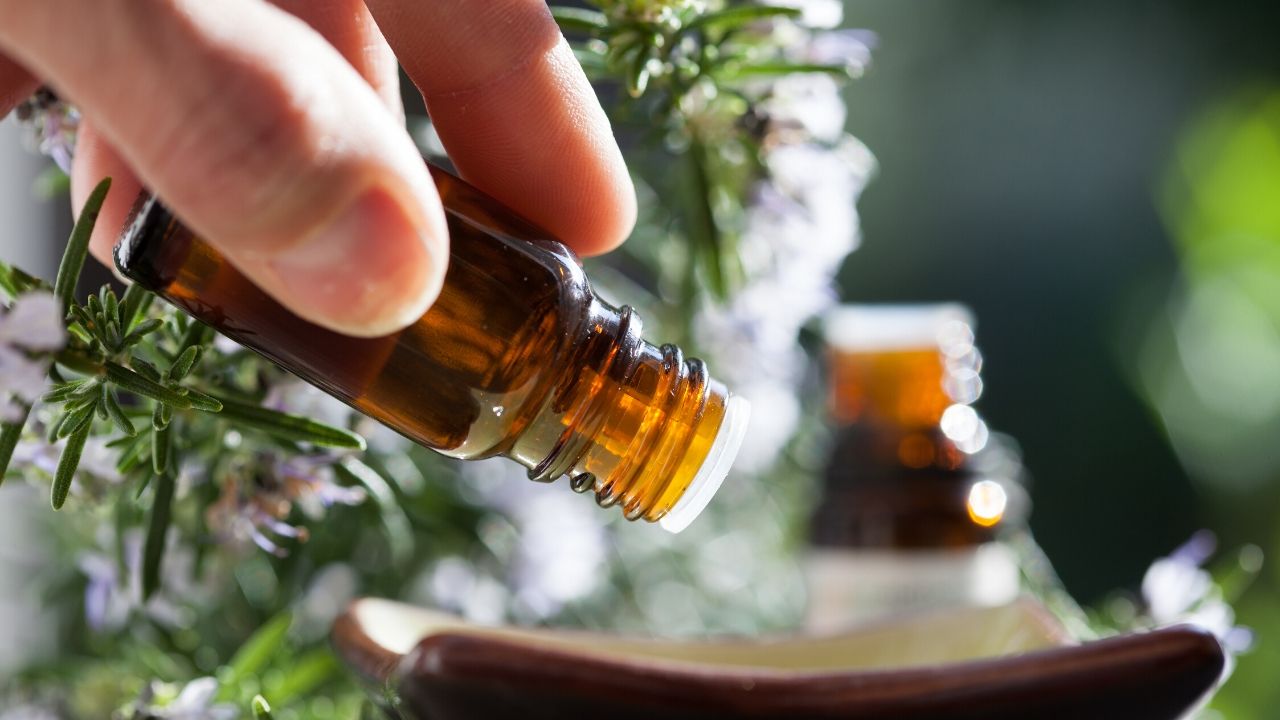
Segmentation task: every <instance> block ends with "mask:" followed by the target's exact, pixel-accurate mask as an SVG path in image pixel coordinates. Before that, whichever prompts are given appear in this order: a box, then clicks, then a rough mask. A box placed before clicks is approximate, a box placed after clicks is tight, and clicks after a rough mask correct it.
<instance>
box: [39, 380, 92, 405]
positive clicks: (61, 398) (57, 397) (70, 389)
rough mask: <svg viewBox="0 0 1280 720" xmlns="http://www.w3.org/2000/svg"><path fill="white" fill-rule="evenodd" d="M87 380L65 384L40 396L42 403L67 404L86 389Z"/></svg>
mask: <svg viewBox="0 0 1280 720" xmlns="http://www.w3.org/2000/svg"><path fill="white" fill-rule="evenodd" d="M85 382H86V381H85V380H76V381H73V382H69V383H64V384H62V385H59V386H57V387H55V388H54V389H52V390H50V391H49V392H47V393H45V394H44V395H41V396H40V402H43V403H60V402H65V401H66V400H67V399H69V398H70V397H71V396H72V395H74V394H75V393H76V392H77V391H78V390H79V389H80V388H82V387H84V384H85Z"/></svg>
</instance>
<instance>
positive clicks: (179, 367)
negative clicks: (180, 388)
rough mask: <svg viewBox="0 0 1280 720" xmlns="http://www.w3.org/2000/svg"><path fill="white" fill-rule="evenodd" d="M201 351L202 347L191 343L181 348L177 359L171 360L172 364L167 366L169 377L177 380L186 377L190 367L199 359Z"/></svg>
mask: <svg viewBox="0 0 1280 720" xmlns="http://www.w3.org/2000/svg"><path fill="white" fill-rule="evenodd" d="M203 351H204V348H202V347H200V346H199V345H192V346H191V347H189V348H187V349H186V350H183V351H182V354H181V355H179V356H178V359H177V360H174V361H173V365H172V366H171V367H170V368H169V379H170V380H173V381H178V380H181V379H182V378H184V377H186V376H187V373H189V372H191V368H193V367H195V364H196V363H197V362H199V361H200V356H201V355H202V354H203Z"/></svg>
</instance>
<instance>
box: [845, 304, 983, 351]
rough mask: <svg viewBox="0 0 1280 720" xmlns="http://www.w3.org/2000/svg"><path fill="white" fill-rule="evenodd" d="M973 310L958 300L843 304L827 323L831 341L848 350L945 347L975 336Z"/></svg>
mask: <svg viewBox="0 0 1280 720" xmlns="http://www.w3.org/2000/svg"><path fill="white" fill-rule="evenodd" d="M973 324H974V322H973V313H972V312H970V311H969V309H968V308H966V307H965V306H963V305H960V304H958V303H940V304H936V305H928V304H926V305H842V306H840V307H838V308H835V309H833V310H832V311H831V312H829V313H828V314H827V316H826V318H825V320H824V323H823V330H824V334H825V335H826V340H827V344H828V345H830V346H831V347H832V348H834V349H836V350H843V351H845V352H887V351H892V350H906V349H913V348H929V347H941V348H942V349H943V350H944V351H946V350H947V346H949V345H952V344H955V343H956V342H957V341H963V338H959V337H956V335H966V334H967V336H968V339H969V342H970V343H972V338H973V331H972V328H973Z"/></svg>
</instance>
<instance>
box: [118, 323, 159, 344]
mask: <svg viewBox="0 0 1280 720" xmlns="http://www.w3.org/2000/svg"><path fill="white" fill-rule="evenodd" d="M163 324H164V321H162V320H158V319H156V318H151V319H150V320H146V321H143V322H141V323H138V327H136V328H134V329H133V330H132V331H130V333H129V334H128V335H127V336H125V339H124V342H125V344H126V345H132V344H134V343H136V342H138V341H139V340H141V339H142V338H143V337H145V336H146V335H147V334H149V333H152V332H155V331H156V330H157V329H158V328H159V327H160V326H161V325H163Z"/></svg>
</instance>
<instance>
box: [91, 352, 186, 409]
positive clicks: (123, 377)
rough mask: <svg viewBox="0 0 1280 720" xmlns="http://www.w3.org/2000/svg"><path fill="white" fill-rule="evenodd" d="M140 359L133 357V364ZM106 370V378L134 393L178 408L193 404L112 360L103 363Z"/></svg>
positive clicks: (137, 362) (136, 363)
mask: <svg viewBox="0 0 1280 720" xmlns="http://www.w3.org/2000/svg"><path fill="white" fill-rule="evenodd" d="M140 362H142V361H140V360H138V359H136V358H135V359H134V360H133V364H134V365H138V364H139V363H140ZM104 367H105V368H106V371H107V379H108V380H110V381H111V382H113V383H115V384H116V385H119V386H120V387H122V388H124V389H125V390H128V391H129V392H131V393H133V394H135V395H141V396H142V397H146V398H151V399H152V400H156V401H158V402H162V403H164V404H165V405H169V406H171V407H173V408H175V409H178V410H190V409H191V408H192V407H194V405H193V404H192V402H191V401H190V400H188V399H187V398H186V397H183V396H182V395H180V394H178V393H177V392H175V391H173V390H170V389H169V388H167V387H165V386H163V385H161V384H160V383H158V382H156V381H155V380H151V379H148V378H146V377H143V376H142V375H141V374H139V373H137V372H134V371H133V370H130V369H129V368H127V367H125V366H123V365H119V364H117V363H113V362H107V363H104Z"/></svg>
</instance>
